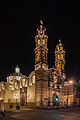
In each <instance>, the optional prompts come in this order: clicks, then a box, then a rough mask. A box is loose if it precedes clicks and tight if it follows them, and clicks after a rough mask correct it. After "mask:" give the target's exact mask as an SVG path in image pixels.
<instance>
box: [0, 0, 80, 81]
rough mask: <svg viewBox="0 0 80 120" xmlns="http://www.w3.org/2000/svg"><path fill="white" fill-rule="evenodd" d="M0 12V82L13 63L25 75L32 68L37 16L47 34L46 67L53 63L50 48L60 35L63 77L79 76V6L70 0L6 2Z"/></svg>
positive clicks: (11, 71) (10, 69)
mask: <svg viewBox="0 0 80 120" xmlns="http://www.w3.org/2000/svg"><path fill="white" fill-rule="evenodd" d="M0 12H1V14H0V81H1V80H4V81H6V76H7V75H10V74H11V73H14V68H15V67H16V65H19V67H20V69H21V73H22V74H25V75H27V76H28V75H29V73H30V72H31V71H32V70H34V48H35V39H34V37H35V35H36V29H37V27H38V26H39V25H40V20H41V19H42V20H43V23H44V26H45V27H46V29H47V35H48V37H49V38H48V49H49V54H48V63H49V67H53V66H54V50H55V47H56V45H57V44H58V39H59V38H60V39H61V40H62V43H63V44H64V49H65V51H66V66H65V71H66V73H67V76H73V75H75V76H76V77H77V76H78V77H79V76H80V44H79V42H80V18H79V16H80V13H79V12H80V9H79V8H78V7H77V6H73V5H72V1H71V0H69V2H68V1H60V0H56V2H54V3H52V5H51V3H50V5H49V4H46V3H45V4H44V3H43V2H42V3H40V2H39V1H38V3H36V2H35V3H32V2H31V3H29V4H28V3H27V2H25V1H23V2H20V1H19V2H8V1H6V2H4V3H3V4H2V6H1V8H0Z"/></svg>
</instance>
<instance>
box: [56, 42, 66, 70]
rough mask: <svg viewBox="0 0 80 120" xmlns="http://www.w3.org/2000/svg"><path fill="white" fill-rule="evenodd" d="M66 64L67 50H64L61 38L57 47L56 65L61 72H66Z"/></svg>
mask: <svg viewBox="0 0 80 120" xmlns="http://www.w3.org/2000/svg"><path fill="white" fill-rule="evenodd" d="M64 65H65V51H64V50H63V44H62V43H61V40H59V44H58V45H57V46H56V48H55V67H56V68H57V70H58V71H59V72H64Z"/></svg>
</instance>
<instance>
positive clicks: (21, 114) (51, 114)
mask: <svg viewBox="0 0 80 120" xmlns="http://www.w3.org/2000/svg"><path fill="white" fill-rule="evenodd" d="M0 120H80V111H74V112H72V111H58V110H55V111H54V110H29V111H18V112H8V113H6V115H5V117H2V116H1V115H0Z"/></svg>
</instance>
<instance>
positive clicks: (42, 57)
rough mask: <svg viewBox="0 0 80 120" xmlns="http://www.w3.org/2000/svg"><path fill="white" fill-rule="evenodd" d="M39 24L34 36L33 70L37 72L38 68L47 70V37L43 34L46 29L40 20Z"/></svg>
mask: <svg viewBox="0 0 80 120" xmlns="http://www.w3.org/2000/svg"><path fill="white" fill-rule="evenodd" d="M40 23H41V25H40V26H39V27H38V28H37V35H36V36H35V42H36V48H35V70H38V69H39V68H44V69H45V70H47V69H48V65H47V53H48V48H47V39H48V36H47V35H46V34H45V32H46V28H45V27H44V26H43V22H42V20H40Z"/></svg>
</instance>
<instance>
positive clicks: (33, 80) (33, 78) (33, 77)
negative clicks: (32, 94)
mask: <svg viewBox="0 0 80 120" xmlns="http://www.w3.org/2000/svg"><path fill="white" fill-rule="evenodd" d="M32 83H33V84H34V83H35V75H33V76H32Z"/></svg>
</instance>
